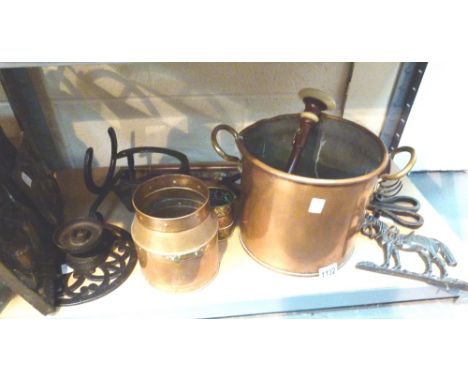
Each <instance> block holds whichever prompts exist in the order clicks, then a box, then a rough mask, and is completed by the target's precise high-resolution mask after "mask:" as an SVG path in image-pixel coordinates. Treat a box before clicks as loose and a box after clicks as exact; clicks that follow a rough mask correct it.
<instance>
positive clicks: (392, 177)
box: [380, 146, 416, 181]
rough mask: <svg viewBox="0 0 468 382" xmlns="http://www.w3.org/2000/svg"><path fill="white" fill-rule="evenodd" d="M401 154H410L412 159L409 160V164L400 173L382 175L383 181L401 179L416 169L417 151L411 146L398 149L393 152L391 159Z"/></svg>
mask: <svg viewBox="0 0 468 382" xmlns="http://www.w3.org/2000/svg"><path fill="white" fill-rule="evenodd" d="M401 152H407V153H409V154H410V159H409V161H408V163H407V164H406V166H405V167H403V168H402V169H401V170H400V171H398V172H396V173H394V174H383V175H381V176H380V178H381V180H382V181H386V180H398V179H401V178H403V177H404V176H405V175H407V174H408V173H409V172H410V171H411V169H412V168H413V167H414V165H415V163H416V151H415V150H414V148H412V147H410V146H401V147H398V148H397V149H395V150H393V151H392V152H391V153H390V157H391V158H392V159H393V158H394V157H395V155H396V154H398V153H401Z"/></svg>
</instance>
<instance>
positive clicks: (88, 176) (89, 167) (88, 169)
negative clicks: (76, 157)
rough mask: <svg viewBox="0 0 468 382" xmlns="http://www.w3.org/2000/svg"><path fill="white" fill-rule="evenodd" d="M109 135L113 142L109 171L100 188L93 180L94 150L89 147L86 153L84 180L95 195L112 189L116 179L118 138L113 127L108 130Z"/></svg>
mask: <svg viewBox="0 0 468 382" xmlns="http://www.w3.org/2000/svg"><path fill="white" fill-rule="evenodd" d="M107 133H108V134H109V137H110V141H111V157H110V163H109V169H108V170H107V175H106V178H105V180H104V182H103V183H102V185H101V186H98V185H97V184H96V183H95V182H94V178H93V156H94V150H93V148H92V147H89V148H88V149H87V150H86V153H85V158H84V180H85V184H86V187H87V188H88V190H89V191H90V192H92V193H93V194H99V193H100V192H102V191H104V190H106V189H108V188H109V187H111V186H112V180H113V178H114V173H115V166H116V162H117V136H116V135H115V131H114V129H113V128H112V127H109V129H107Z"/></svg>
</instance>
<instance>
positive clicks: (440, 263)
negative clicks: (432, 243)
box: [428, 247, 448, 278]
mask: <svg viewBox="0 0 468 382" xmlns="http://www.w3.org/2000/svg"><path fill="white" fill-rule="evenodd" d="M428 253H429V256H430V257H431V259H432V261H433V262H434V263H435V264H436V265H437V268H439V270H440V278H444V277H447V275H448V272H447V268H446V266H445V265H444V262H443V261H442V260H441V258H440V257H439V256H437V249H436V248H434V247H431V248H430V249H428Z"/></svg>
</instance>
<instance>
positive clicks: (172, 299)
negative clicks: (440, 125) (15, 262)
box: [0, 170, 468, 319]
mask: <svg viewBox="0 0 468 382" xmlns="http://www.w3.org/2000/svg"><path fill="white" fill-rule="evenodd" d="M57 178H58V180H59V183H60V185H61V187H62V191H63V194H64V195H67V199H66V206H65V207H66V215H67V217H68V218H73V217H78V216H83V215H85V214H86V211H87V208H88V206H89V205H90V203H91V201H92V200H93V196H92V195H90V194H89V193H88V192H87V191H86V189H85V186H84V183H83V180H82V173H81V171H79V170H67V171H64V172H61V173H59V174H58V176H57ZM401 194H402V195H411V196H414V197H416V198H417V199H418V200H419V201H420V202H421V210H420V213H421V214H422V215H423V216H424V219H425V224H424V226H423V227H422V228H421V229H420V230H418V233H420V234H422V235H426V236H430V237H435V238H437V239H439V240H441V241H442V242H444V243H445V244H447V245H448V246H449V248H450V249H451V250H452V252H453V253H454V255H455V257H456V258H457V261H458V266H457V267H455V268H450V269H449V274H450V276H451V277H455V278H459V279H462V280H468V259H467V258H466V254H467V253H468V251H466V247H465V245H464V244H463V243H462V242H461V241H460V240H459V239H458V238H457V236H456V235H455V234H454V233H453V232H452V231H451V230H450V228H449V227H448V226H447V224H446V223H445V222H444V221H443V219H442V218H441V217H440V216H439V215H438V214H437V212H436V211H435V210H434V209H433V208H432V207H431V205H430V204H429V203H428V202H427V200H426V199H424V197H423V196H422V195H421V193H419V191H418V190H417V189H416V188H415V186H414V185H413V184H412V183H411V182H410V181H409V180H408V179H405V183H404V189H403V191H402V192H401ZM101 212H102V213H103V214H104V216H105V217H106V218H107V219H108V221H109V222H110V223H114V224H116V225H118V226H119V227H122V228H125V229H127V230H129V228H130V224H131V221H132V218H133V216H132V214H131V213H129V212H128V211H127V210H126V209H125V207H123V205H122V204H120V202H119V201H118V199H117V198H116V197H115V196H114V195H111V196H109V198H108V199H107V200H106V202H105V204H104V205H103V208H102V209H101ZM402 231H404V229H402ZM404 232H405V231H404ZM408 232H409V231H408ZM220 250H221V251H222V253H223V256H222V260H221V265H220V269H219V273H218V275H217V276H216V278H215V279H214V280H213V281H212V282H211V283H210V284H208V285H207V286H205V287H204V288H202V289H199V290H197V291H194V292H189V293H183V294H172V293H167V292H162V291H159V290H157V289H154V288H153V287H151V286H150V285H149V284H148V283H147V281H146V280H145V278H144V277H143V274H142V272H141V269H140V267H139V265H138V264H137V266H136V267H135V269H134V271H133V273H132V274H131V275H130V277H129V278H128V280H127V281H126V282H125V283H124V284H123V285H122V286H120V287H119V288H118V289H116V290H115V291H113V292H112V293H110V294H109V295H107V296H104V297H102V298H100V299H98V300H95V301H93V302H89V303H86V304H82V305H77V306H73V307H63V308H61V309H60V310H58V311H57V312H56V313H55V314H53V315H50V316H47V318H48V319H60V318H97V317H105V318H113V317H114V318H117V317H167V316H176V317H226V316H239V315H249V314H261V313H272V312H287V311H299V310H311V309H325V308H341V307H349V306H358V305H367V304H376V303H392V302H402V301H414V300H427V299H440V298H449V297H457V296H459V295H460V294H461V293H463V294H464V295H465V292H460V291H447V290H444V289H440V288H437V287H434V286H430V285H427V284H425V283H422V282H417V281H413V280H407V279H402V278H397V277H392V276H386V275H381V274H375V273H371V272H367V271H363V270H359V269H356V268H355V264H356V263H357V262H359V261H364V260H367V261H372V262H376V263H379V262H381V261H382V258H383V256H382V251H381V249H380V248H379V247H378V246H377V244H376V243H375V242H374V241H371V240H370V239H368V238H366V237H364V236H362V235H360V234H359V235H357V238H356V243H355V249H354V252H353V254H352V256H351V257H350V258H349V260H348V261H347V263H346V264H345V265H344V266H343V267H342V268H341V269H340V270H339V271H338V272H337V274H336V275H335V276H331V277H329V278H325V279H321V278H318V277H295V276H288V275H283V274H280V273H276V272H274V271H271V270H269V269H266V268H264V267H263V266H261V265H260V264H258V263H257V262H256V261H255V260H253V259H252V258H251V257H250V256H249V255H247V253H246V252H245V251H244V249H243V248H242V245H241V243H240V240H239V229H238V228H236V229H235V231H234V232H233V235H232V236H231V237H230V238H229V239H228V240H227V241H226V242H224V243H222V244H221V246H220ZM402 261H403V264H404V265H405V266H406V267H407V268H411V269H417V270H419V267H420V266H421V265H422V262H421V261H420V260H419V258H418V256H417V255H415V254H405V255H402ZM0 316H1V317H4V318H14V317H42V315H41V314H40V313H39V312H37V311H36V310H35V309H34V308H33V307H32V306H30V305H29V304H27V303H26V301H24V300H23V299H22V298H21V297H18V296H17V297H15V298H14V299H13V301H12V302H10V304H9V305H8V306H7V307H6V308H5V309H4V311H3V312H2V314H1V315H0Z"/></svg>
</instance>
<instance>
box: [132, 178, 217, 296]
mask: <svg viewBox="0 0 468 382" xmlns="http://www.w3.org/2000/svg"><path fill="white" fill-rule="evenodd" d="M132 203H133V206H134V208H135V218H134V220H133V223H132V227H131V234H132V238H133V241H134V242H135V245H136V248H137V253H138V259H139V262H140V266H141V268H142V270H143V273H144V275H145V277H146V279H147V280H148V281H149V283H150V284H151V285H153V286H155V287H157V288H160V289H163V290H167V291H173V292H184V291H190V290H193V289H197V288H200V287H202V286H203V285H205V284H207V283H208V282H209V281H211V280H212V279H213V278H214V277H215V276H216V274H217V272H218V269H219V253H218V219H217V217H216V215H215V214H214V212H212V211H211V209H210V206H209V190H208V187H207V186H206V184H205V183H204V182H203V181H202V180H200V179H197V178H194V177H192V176H189V175H182V174H173V175H161V176H158V177H155V178H153V179H150V180H148V181H146V182H145V183H143V184H141V185H140V186H139V187H138V188H137V189H136V191H135V193H134V195H133V199H132Z"/></svg>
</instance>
